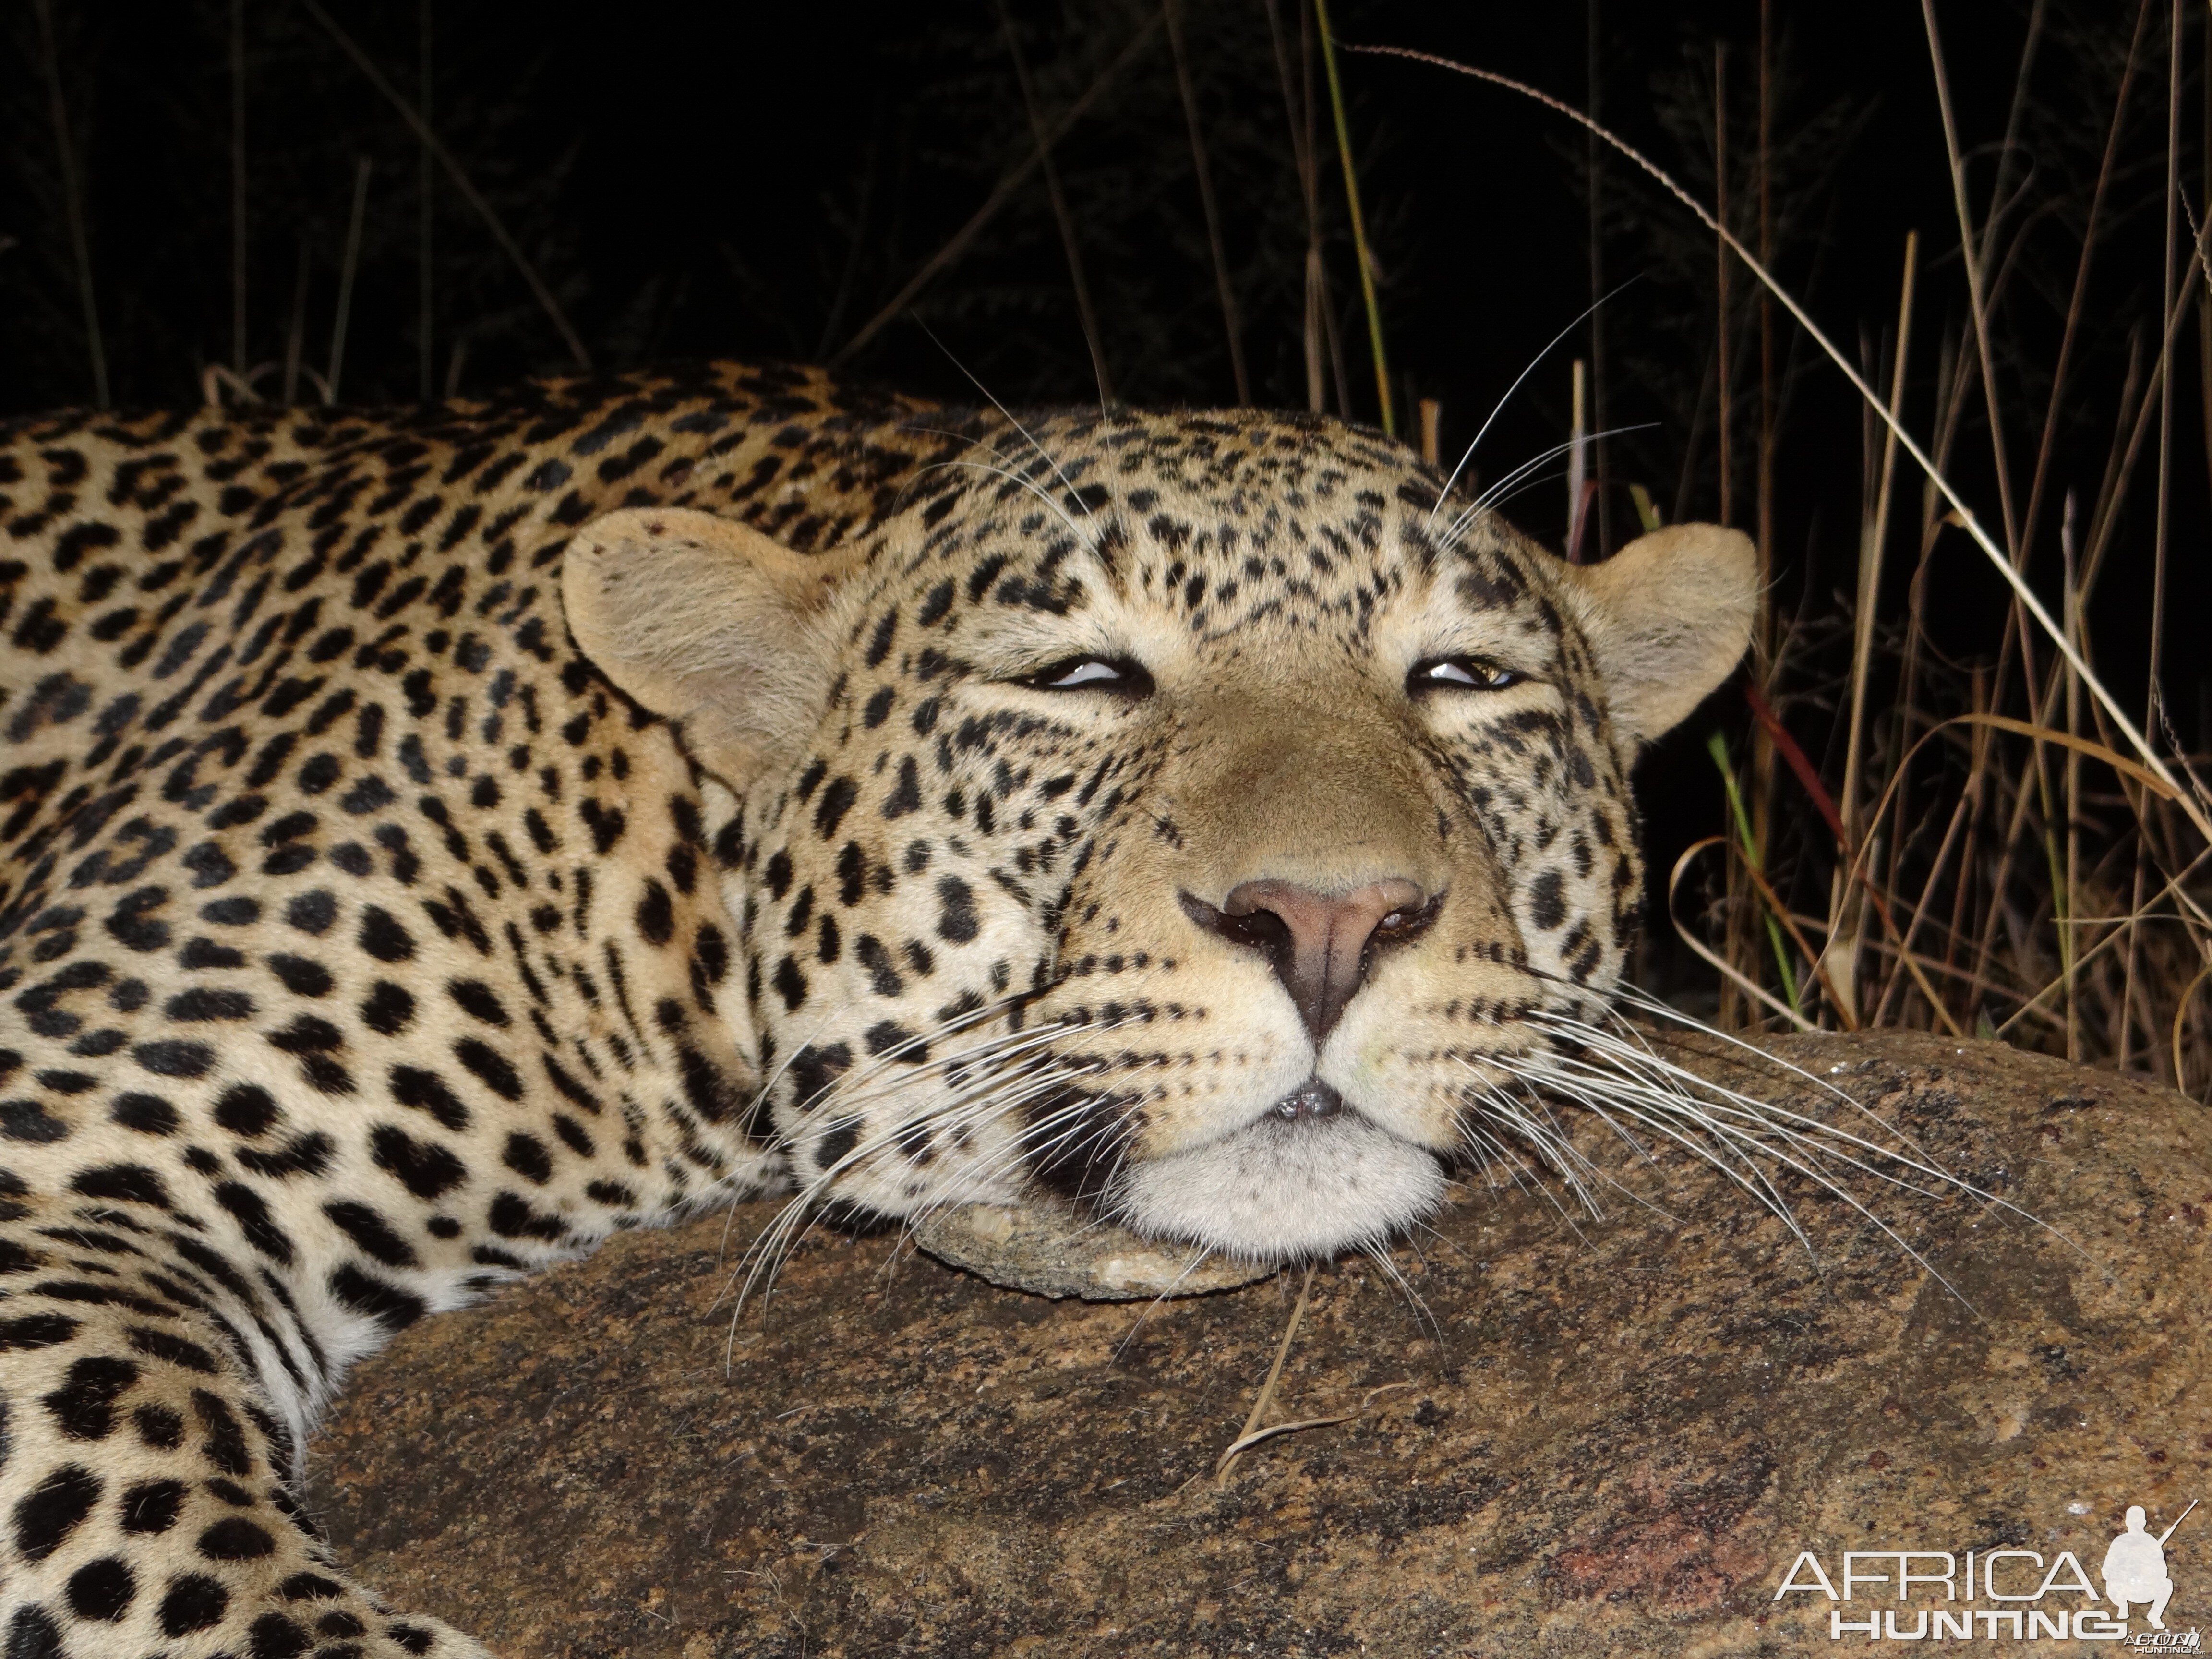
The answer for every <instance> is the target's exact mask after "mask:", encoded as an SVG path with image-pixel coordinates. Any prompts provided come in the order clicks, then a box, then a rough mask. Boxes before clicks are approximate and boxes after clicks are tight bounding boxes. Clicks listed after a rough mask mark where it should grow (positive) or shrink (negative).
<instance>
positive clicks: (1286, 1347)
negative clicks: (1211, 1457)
mask: <svg viewBox="0 0 2212 1659" xmlns="http://www.w3.org/2000/svg"><path fill="white" fill-rule="evenodd" d="M1313 1276H1314V1270H1313V1263H1311V1262H1310V1261H1309V1262H1308V1263H1307V1264H1306V1276H1305V1278H1304V1280H1303V1281H1301V1282H1300V1284H1299V1285H1298V1300H1297V1305H1296V1306H1295V1307H1293V1308H1292V1309H1291V1322H1290V1323H1289V1324H1287V1325H1285V1326H1284V1327H1283V1340H1282V1341H1281V1343H1280V1344H1279V1346H1277V1347H1276V1349H1275V1363H1274V1364H1272V1365H1270V1366H1269V1367H1268V1368H1267V1381H1266V1382H1265V1383H1261V1385H1260V1395H1259V1397H1258V1398H1257V1399H1256V1400H1255V1401H1253V1402H1252V1414H1251V1415H1250V1416H1249V1417H1248V1418H1246V1419H1244V1426H1243V1428H1242V1429H1241V1430H1239V1431H1237V1438H1236V1440H1235V1442H1234V1443H1232V1444H1231V1446H1230V1448H1229V1449H1228V1450H1226V1451H1225V1452H1223V1453H1222V1454H1221V1461H1220V1462H1218V1463H1216V1464H1215V1465H1214V1466H1213V1480H1214V1485H1215V1486H1216V1487H1217V1488H1221V1489H1225V1488H1226V1487H1227V1486H1228V1485H1229V1470H1230V1466H1231V1464H1233V1463H1235V1462H1236V1461H1237V1454H1238V1453H1240V1452H1242V1451H1243V1449H1244V1448H1245V1447H1247V1446H1248V1445H1249V1444H1251V1443H1252V1440H1253V1437H1254V1434H1255V1431H1257V1430H1258V1428H1259V1426H1260V1423H1261V1419H1263V1418H1265V1417H1266V1416H1267V1407H1269V1406H1271V1405H1273V1403H1274V1400H1275V1385H1276V1384H1277V1383H1279V1382H1281V1381H1282V1380H1283V1362H1284V1361H1285V1359H1288V1358H1290V1357H1291V1342H1292V1341H1293V1340H1295V1339H1296V1338H1297V1334H1298V1322H1299V1321H1300V1320H1302V1319H1304V1317H1305V1316H1306V1299H1307V1297H1310V1295H1311V1294H1312V1292H1313Z"/></svg>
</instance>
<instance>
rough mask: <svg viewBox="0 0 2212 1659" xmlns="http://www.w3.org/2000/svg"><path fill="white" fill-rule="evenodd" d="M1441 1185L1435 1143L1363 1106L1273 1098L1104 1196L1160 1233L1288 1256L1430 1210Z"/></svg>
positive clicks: (1137, 1171) (1329, 1250) (1115, 1210)
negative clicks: (1285, 1104) (1327, 1106)
mask: <svg viewBox="0 0 2212 1659" xmlns="http://www.w3.org/2000/svg"><path fill="white" fill-rule="evenodd" d="M1292 1099H1293V1100H1296V1099H1297V1097H1295V1096H1294V1097H1292ZM1446 1185H1447V1182H1446V1180H1445V1176H1444V1170H1443V1163H1442V1161H1441V1160H1440V1159H1439V1158H1437V1155H1436V1154H1435V1153H1434V1152H1430V1151H1429V1150H1428V1149H1427V1148H1425V1147H1423V1146H1415V1145H1414V1144H1413V1143H1412V1142H1411V1141H1408V1140H1405V1139H1401V1138H1400V1137H1399V1136H1397V1135H1395V1134H1393V1133H1390V1131H1389V1130H1388V1129H1385V1128H1384V1127H1382V1126H1381V1125H1380V1124H1378V1123H1376V1122H1375V1121H1372V1120H1371V1119H1369V1118H1367V1117H1364V1116H1363V1115H1360V1114H1359V1113H1358V1111H1356V1110H1352V1109H1348V1108H1347V1109H1339V1110H1335V1111H1333V1112H1331V1113H1329V1114H1328V1115H1312V1114H1310V1113H1297V1112H1292V1113H1285V1112H1283V1111H1281V1110H1280V1109H1275V1110H1271V1111H1269V1112H1268V1113H1267V1115H1264V1116H1262V1117H1261V1118H1258V1119H1256V1120H1255V1121H1252V1122H1250V1123H1248V1124H1246V1125H1244V1126H1243V1127H1242V1128H1240V1129H1237V1130H1234V1131H1232V1132H1231V1133H1228V1134H1226V1135H1224V1136H1222V1137H1221V1138H1220V1139H1218V1140H1212V1141H1209V1142H1207V1143H1206V1145H1204V1146H1194V1147H1188V1148H1186V1149H1185V1150H1183V1151H1182V1152H1171V1153H1169V1154H1168V1155H1166V1156H1165V1157H1163V1158H1152V1159H1148V1160H1146V1161H1145V1162H1142V1163H1139V1164H1134V1165H1133V1166H1131V1167H1130V1168H1129V1169H1128V1170H1126V1171H1125V1172H1124V1173H1123V1175H1122V1176H1121V1179H1120V1181H1119V1182H1117V1183H1116V1186H1115V1190H1114V1192H1113V1193H1112V1194H1111V1196H1110V1198H1109V1202H1108V1203H1107V1204H1106V1206H1104V1207H1105V1208H1106V1209H1107V1210H1108V1212H1109V1213H1111V1214H1112V1215H1113V1216H1114V1218H1115V1219H1116V1220H1118V1221H1120V1222H1121V1223H1122V1224H1123V1225H1126V1226H1128V1227H1130V1228H1132V1229H1133V1230H1134V1231H1138V1232H1140V1233H1146V1234H1149V1235H1152V1237H1161V1238H1171V1239H1176V1240H1179V1241H1182V1242H1185V1243H1192V1244H1200V1245H1204V1246H1205V1247H1206V1248H1207V1249H1214V1250H1219V1251H1222V1252H1224V1253H1225V1254H1227V1255H1236V1256H1243V1257H1248V1258H1250V1259H1252V1260H1255V1261H1301V1260H1311V1259H1316V1258H1321V1257H1327V1256H1330V1255H1335V1254H1336V1253H1337V1252H1339V1251H1340V1250H1345V1249H1354V1248H1357V1247H1358V1246H1360V1245H1363V1244H1370V1243H1376V1242H1378V1241H1380V1240H1382V1239H1384V1238H1387V1237H1391V1236H1392V1235H1394V1234H1395V1233H1397V1232H1399V1231H1401V1230H1402V1229H1404V1228H1406V1227H1407V1226H1408V1225H1412V1224H1413V1222H1415V1221H1418V1220H1419V1219H1421V1218H1423V1217H1425V1216H1427V1215H1430V1214H1432V1213H1434V1212H1435V1211H1436V1210H1437V1207H1438V1206H1440V1205H1441V1204H1442V1203H1443V1199H1444V1192H1445V1188H1446Z"/></svg>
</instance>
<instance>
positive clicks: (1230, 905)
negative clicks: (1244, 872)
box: [1182, 878, 1443, 1042]
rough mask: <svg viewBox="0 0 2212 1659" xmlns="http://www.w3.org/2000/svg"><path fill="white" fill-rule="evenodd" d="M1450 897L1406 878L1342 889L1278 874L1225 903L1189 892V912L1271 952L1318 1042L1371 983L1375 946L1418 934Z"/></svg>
mask: <svg viewBox="0 0 2212 1659" xmlns="http://www.w3.org/2000/svg"><path fill="white" fill-rule="evenodd" d="M1442 906H1443V895H1442V894H1441V893H1439V894H1437V896H1435V897H1433V898H1431V897H1430V896H1428V895H1427V894H1425V893H1424V892H1423V891H1422V890H1421V889H1420V888H1419V885H1417V884H1414V883H1413V882H1410V881H1407V880H1405V879H1403V878H1387V879H1385V880H1382V881H1370V882H1369V883H1367V884H1365V885H1364V886H1362V887H1355V888H1353V889H1352V890H1351V891H1350V892H1348V893H1340V894H1328V893H1320V892H1316V891H1315V890H1313V889H1312V888H1310V887H1301V886H1299V885H1297V884H1296V883H1293V882H1288V881H1278V880H1274V879H1272V878H1263V879H1261V880H1258V881H1247V882H1240V883H1239V884H1237V886H1236V887H1234V888H1232V889H1231V890H1230V894H1229V896H1228V897H1227V898H1226V899H1225V900H1224V901H1223V902H1222V904H1221V908H1219V909H1216V908H1214V907H1213V906H1212V905H1211V904H1208V903H1207V902H1206V901H1205V900H1203V899H1200V898H1198V897H1195V896H1193V895H1191V894H1188V893H1185V894H1184V895H1182V908H1183V910H1184V912H1185V914H1187V915H1188V916H1189V917H1190V918H1191V920H1192V921H1195V922H1197V923H1198V924H1199V926H1200V927H1204V928H1206V930H1207V931H1208V932H1210V933H1216V934H1218V935H1219V936H1220V937H1221V938H1223V939H1227V940H1228V941H1229V942H1230V943H1231V944H1232V945H1245V946H1247V947H1249V948H1250V949H1252V950H1255V951H1261V953H1262V954H1264V955H1265V956H1266V957H1267V963H1268V965H1269V966H1270V967H1271V968H1273V969H1274V970H1275V977H1276V978H1277V979H1279V980H1280V981H1282V982H1283V985H1284V987H1285V989H1287V990H1288V991H1289V992H1290V994H1291V1001H1292V1002H1293V1003H1295V1004H1296V1005H1297V1010H1298V1018H1301V1019H1303V1020H1304V1022H1305V1025H1306V1030H1308V1031H1309V1032H1310V1033H1311V1034H1312V1036H1313V1039H1314V1041H1315V1042H1320V1041H1321V1040H1322V1038H1324V1037H1326V1036H1328V1034H1329V1032H1330V1031H1331V1030H1333V1029H1334V1027H1335V1024H1336V1022H1337V1020H1338V1018H1340V1017H1341V1015H1342V1014H1343V1012H1344V1008H1345V1005H1346V1003H1348V1002H1350V1001H1351V1000H1352V997H1353V996H1354V994H1357V993H1358V989H1359V987H1360V986H1361V985H1362V984H1363V983H1364V982H1365V981H1366V978H1367V974H1368V970H1369V969H1370V967H1371V966H1372V964H1373V960H1374V956H1375V948H1376V945H1383V944H1388V943H1393V942H1396V941H1399V940H1403V939H1411V938H1413V936H1414V935H1416V934H1417V933H1420V932H1422V931H1423V930H1424V929H1425V928H1426V927H1428V925H1429V924H1430V923H1431V921H1435V920H1436V915H1437V910H1438V909H1439V908H1442Z"/></svg>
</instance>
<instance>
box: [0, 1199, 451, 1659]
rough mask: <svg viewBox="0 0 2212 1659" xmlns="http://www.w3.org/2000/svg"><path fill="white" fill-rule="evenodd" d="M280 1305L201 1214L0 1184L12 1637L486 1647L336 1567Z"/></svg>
mask: <svg viewBox="0 0 2212 1659" xmlns="http://www.w3.org/2000/svg"><path fill="white" fill-rule="evenodd" d="M7 1179H8V1177H7V1176H6V1175H5V1172H4V1171H0V1182H4V1181H6V1180H7ZM226 1279H228V1280H231V1281H233V1282H229V1283H226V1282H224V1281H225V1280H226ZM272 1288H273V1287H272ZM282 1312H283V1310H282V1309H281V1307H279V1306H277V1305H276V1304H275V1298H274V1297H273V1296H270V1295H265V1294H263V1293H262V1292H261V1291H258V1289H257V1287H255V1286H254V1285H252V1283H251V1282H250V1281H248V1280H246V1279H245V1278H244V1277H243V1275H240V1274H239V1273H236V1272H235V1270H234V1269H232V1268H230V1267H228V1266H227V1265H226V1264H225V1262H224V1261H223V1258H222V1257H221V1256H220V1255H217V1254H216V1253H215V1252H213V1251H211V1250H209V1249H206V1248H205V1247H204V1245H199V1244H198V1243H197V1240H195V1239H194V1238H193V1237H191V1233H190V1232H189V1231H187V1230H185V1229H184V1228H180V1227H169V1226H162V1225H149V1223H148V1222H147V1221H146V1220H145V1219H143V1218H142V1215H140V1214H132V1213H125V1212H122V1211H119V1210H118V1209H116V1208H113V1207H111V1206H103V1205H100V1204H96V1203H85V1202H82V1201H67V1200H52V1199H45V1198H38V1197H33V1196H30V1195H27V1194H15V1195H13V1196H11V1195H9V1194H8V1192H7V1189H6V1188H5V1186H0V1494H4V1497H0V1652H4V1653H6V1654H7V1655H9V1656H10V1659H17V1656H21V1659H33V1656H35V1659H123V1656H137V1655H145V1656H149V1659H151V1656H155V1655H160V1656H163V1659H197V1656H206V1659H213V1656H216V1655H228V1656H237V1659H246V1656H252V1659H293V1656H298V1655H304V1654H308V1653H311V1652H312V1653H316V1654H319V1655H321V1656H325V1659H368V1656H376V1659H399V1656H402V1655H418V1656H421V1655H435V1656H439V1659H461V1656H472V1659H487V1656H486V1654H485V1650H484V1649H483V1647H481V1646H479V1645H478V1644H477V1643H476V1642H474V1641H471V1639H469V1638H467V1637H465V1636H463V1635H461V1634H459V1632H455V1631H453V1630H452V1629H451V1628H449V1627H448V1626H445V1625H444V1624H441V1622H439V1621H437V1620H431V1619H422V1618H412V1617H401V1616H398V1615H395V1614H392V1613H389V1612H387V1611H386V1609H385V1608H384V1607H383V1606H382V1605H381V1603H380V1602H379V1601H378V1600H377V1599H376V1598H375V1597H374V1595H371V1594H370V1593H369V1592H368V1591H367V1590H365V1589H362V1587H360V1586H359V1585H357V1584H354V1583H350V1582H349V1581H348V1579H347V1578H346V1577H345V1575H344V1574H343V1573H342V1572H340V1571H337V1568H336V1567H335V1566H334V1565H333V1563H332V1560H331V1553H330V1550H329V1548H328V1547H327V1546H326V1545H325V1543H324V1542H323V1541H322V1539H321V1538H320V1537H319V1535H318V1534H317V1532H316V1530H315V1527H314V1524H313V1520H312V1519H311V1518H310V1517H309V1516H307V1513H306V1511H305V1510H303V1509H302V1507H301V1503H300V1498H299V1493H298V1489H297V1485H296V1469H295V1462H296V1455H297V1438H298V1434H299V1428H298V1427H297V1426H295V1425H296V1423H297V1422H298V1420H299V1419H300V1418H301V1414H302V1413H301V1401H302V1400H303V1398H306V1397H307V1396H308V1395H312V1393H313V1390H312V1389H302V1387H301V1384H302V1383H305V1382H307V1380H308V1379H309V1378H311V1377H312V1376H313V1370H312V1364H313V1359H314V1358H315V1357H314V1356H311V1355H307V1354H303V1353H301V1352H298V1350H299V1348H300V1346H301V1333H300V1332H299V1331H298V1330H297V1329H296V1328H295V1329H292V1330H289V1331H288V1329H287V1328H286V1325H285V1322H284V1320H283V1317H282ZM249 1332H251V1333H252V1334H251V1335H249V1334H248V1333H249ZM271 1366H273V1367H275V1368H276V1369H277V1370H285V1371H287V1372H288V1373H289V1374H288V1375H287V1376H285V1377H284V1378H283V1381H282V1382H281V1383H279V1384H278V1385H277V1386H276V1387H274V1388H272V1387H271V1386H270V1384H269V1383H268V1382H266V1381H265V1380H264V1376H263V1371H264V1369H265V1368H269V1367H271Z"/></svg>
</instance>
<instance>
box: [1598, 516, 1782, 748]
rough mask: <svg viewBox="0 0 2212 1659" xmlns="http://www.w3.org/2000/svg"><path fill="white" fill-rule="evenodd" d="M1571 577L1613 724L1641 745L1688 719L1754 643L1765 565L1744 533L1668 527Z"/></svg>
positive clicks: (1696, 526) (1700, 526) (1698, 526)
mask: <svg viewBox="0 0 2212 1659" xmlns="http://www.w3.org/2000/svg"><path fill="white" fill-rule="evenodd" d="M1565 570H1566V574H1567V578H1568V582H1569V586H1570V589H1571V591H1572V592H1575V593H1576V594H1577V596H1578V597H1579V599H1580V600H1581V605H1580V606H1579V609H1580V611H1581V612H1582V617H1581V620H1582V624H1583V633H1584V634H1585V635H1587V636H1588V638H1589V642H1590V646H1591V648H1592V649H1594V650H1595V652H1596V653H1597V664H1598V671H1599V672H1600V674H1601V675H1602V676H1603V678H1604V680H1605V690H1606V702H1607V708H1609V709H1610V710H1611V712H1612V714H1613V723H1614V725H1615V726H1618V727H1621V728H1625V730H1626V733H1627V734H1628V735H1629V736H1630V737H1632V738H1633V739H1634V740H1635V741H1636V742H1638V743H1648V742H1650V740H1651V739H1653V738H1656V737H1659V736H1661V735H1662V733H1664V732H1667V731H1668V730H1669V729H1670V728H1672V727H1673V726H1676V725H1677V724H1679V723H1680V721H1681V720H1684V719H1686V717H1687V716H1688V714H1689V713H1690V711H1691V710H1692V709H1693V708H1696V707H1697V706H1698V705H1699V703H1700V702H1703V701H1704V700H1705V694H1706V693H1707V692H1709V691H1711V690H1712V689H1713V688H1714V687H1715V686H1717V685H1718V684H1720V683H1721V682H1722V681H1723V680H1724V679H1726V678H1728V675H1729V670H1731V669H1733V668H1734V667H1735V665H1736V663H1737V662H1738V660H1740V659H1741V657H1742V656H1743V653H1744V647H1746V646H1747V645H1749V644H1750V643H1751V624H1752V619H1753V616H1754V615H1755V614H1756V612H1757V609H1758V599H1759V562H1758V558H1757V556H1756V555H1755V554H1754V552H1753V548H1752V544H1751V538H1750V537H1748V536H1747V535H1745V534H1744V533H1743V532H1741V531H1739V530H1723V529H1722V528H1721V527H1720V526H1718V525H1711V524H1678V525H1669V526H1667V527H1666V528H1665V529H1663V530H1655V531H1653V532H1651V533H1650V535H1648V536H1639V537H1638V538H1636V539H1635V540H1634V541H1632V542H1631V543H1629V544H1628V545H1627V546H1626V547H1624V548H1622V549H1621V550H1620V552H1618V553H1616V554H1614V555H1613V556H1612V557H1611V558H1609V559H1607V560H1606V561H1605V562H1603V563H1601V564H1592V565H1569V566H1566V567H1565Z"/></svg>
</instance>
